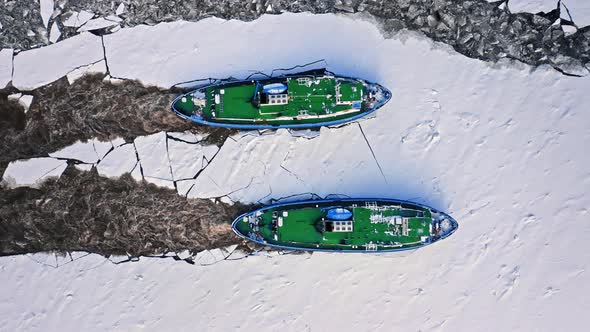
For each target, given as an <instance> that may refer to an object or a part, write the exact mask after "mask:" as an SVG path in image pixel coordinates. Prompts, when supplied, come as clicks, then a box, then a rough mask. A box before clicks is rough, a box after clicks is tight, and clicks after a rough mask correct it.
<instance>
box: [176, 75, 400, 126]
mask: <svg viewBox="0 0 590 332" xmlns="http://www.w3.org/2000/svg"><path fill="white" fill-rule="evenodd" d="M307 76H308V75H307V74H305V73H303V74H292V75H287V76H284V77H276V78H272V79H267V80H268V81H271V82H272V81H276V80H279V79H281V78H287V77H288V78H290V79H294V78H298V77H307ZM335 77H337V78H338V79H348V80H355V81H358V82H362V83H363V84H365V85H366V86H370V87H372V88H375V89H378V90H379V92H380V93H381V94H382V95H381V98H382V99H380V100H378V101H377V102H376V103H375V105H374V106H373V107H370V108H369V109H364V110H362V111H361V112H360V113H358V114H354V115H350V116H348V117H345V118H340V119H327V120H326V121H317V122H307V123H287V124H273V123H268V122H265V121H255V122H254V123H231V122H227V121H226V122H222V121H212V120H209V119H206V118H205V117H203V116H202V115H199V114H192V115H188V114H185V113H183V112H182V111H181V110H180V109H178V108H177V105H178V104H179V101H180V100H182V99H183V98H187V97H189V96H191V95H192V94H194V93H195V92H201V91H204V90H206V89H208V88H215V87H219V86H223V85H226V84H232V85H239V84H241V83H243V84H248V83H251V82H253V81H252V80H236V81H229V82H219V83H212V84H208V85H204V86H200V87H199V88H197V89H195V90H192V91H190V92H187V93H184V94H182V95H179V96H177V97H176V98H175V99H174V101H173V102H172V105H171V107H170V108H171V110H172V111H173V112H174V113H175V114H177V115H178V116H180V117H181V118H183V119H186V120H189V121H192V122H195V123H198V124H201V125H206V126H212V127H221V128H230V129H242V130H256V129H280V128H288V129H310V128H319V127H322V126H338V125H341V124H345V123H348V122H351V121H355V120H358V119H360V118H363V117H366V116H368V115H370V114H372V113H374V112H375V111H376V110H377V109H379V108H381V107H383V106H384V105H385V104H386V103H387V102H388V101H389V100H390V99H391V92H390V91H389V90H388V89H387V88H385V87H383V86H382V85H380V84H377V83H373V82H369V81H366V80H361V79H358V78H351V77H345V76H335ZM260 81H261V82H263V81H265V80H260ZM293 122H296V121H293Z"/></svg>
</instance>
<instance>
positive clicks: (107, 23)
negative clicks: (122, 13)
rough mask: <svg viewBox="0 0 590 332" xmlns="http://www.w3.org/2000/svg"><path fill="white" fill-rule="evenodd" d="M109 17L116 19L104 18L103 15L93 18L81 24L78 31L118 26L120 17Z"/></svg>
mask: <svg viewBox="0 0 590 332" xmlns="http://www.w3.org/2000/svg"><path fill="white" fill-rule="evenodd" d="M109 18H116V20H115V19H106V18H103V17H99V18H95V19H92V20H90V21H88V22H87V23H86V24H84V25H83V26H81V27H80V28H79V29H78V32H82V31H92V30H99V29H104V28H110V27H114V26H118V25H119V22H120V21H121V19H120V18H118V17H116V16H109Z"/></svg>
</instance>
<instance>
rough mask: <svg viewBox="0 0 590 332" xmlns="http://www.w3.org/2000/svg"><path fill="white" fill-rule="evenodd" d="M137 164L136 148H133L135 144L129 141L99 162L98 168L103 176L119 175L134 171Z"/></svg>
mask: <svg viewBox="0 0 590 332" xmlns="http://www.w3.org/2000/svg"><path fill="white" fill-rule="evenodd" d="M136 164H137V157H136V156H135V149H134V148H133V144H131V143H129V144H125V145H121V146H119V147H116V148H115V149H114V150H113V151H111V152H110V153H109V154H107V155H106V156H105V157H104V158H103V159H102V160H101V161H100V162H99V163H98V166H97V167H96V168H97V170H98V174H100V175H102V176H108V177H118V176H121V175H123V173H128V172H131V171H133V169H134V167H135V165H136ZM137 168H139V166H138V167H137ZM140 178H141V175H140Z"/></svg>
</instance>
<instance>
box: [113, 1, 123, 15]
mask: <svg viewBox="0 0 590 332" xmlns="http://www.w3.org/2000/svg"><path fill="white" fill-rule="evenodd" d="M123 13H125V4H124V3H120V4H119V7H117V10H116V11H115V14H117V15H122V14H123Z"/></svg>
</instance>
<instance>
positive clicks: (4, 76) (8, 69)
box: [0, 48, 12, 89]
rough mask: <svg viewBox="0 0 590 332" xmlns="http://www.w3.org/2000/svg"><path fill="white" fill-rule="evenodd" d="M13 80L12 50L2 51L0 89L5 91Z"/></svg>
mask: <svg viewBox="0 0 590 332" xmlns="http://www.w3.org/2000/svg"><path fill="white" fill-rule="evenodd" d="M11 80H12V49H11V48H5V49H2V50H0V89H4V88H5V87H6V85H7V84H8V82H10V81H11Z"/></svg>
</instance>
